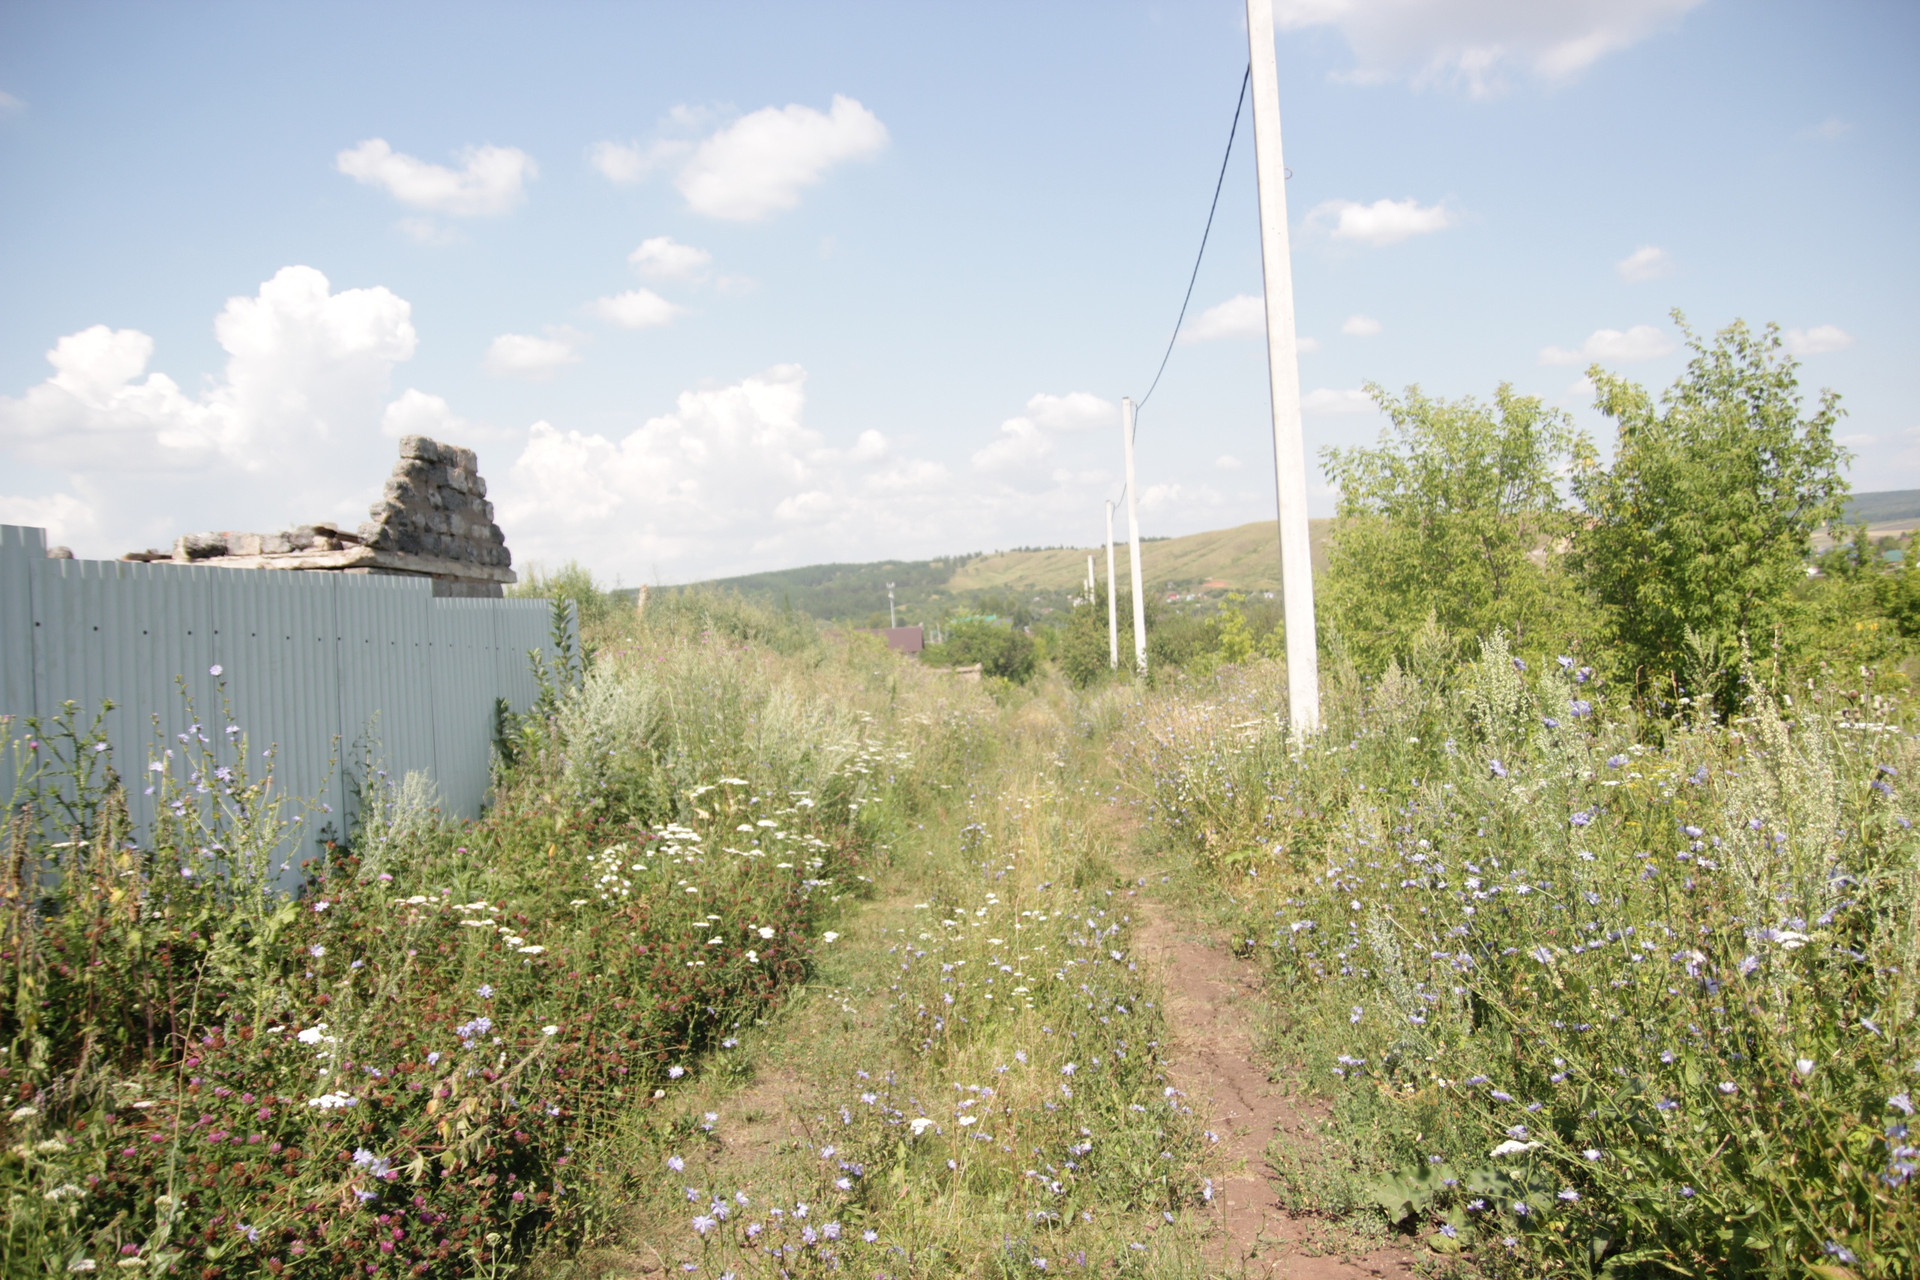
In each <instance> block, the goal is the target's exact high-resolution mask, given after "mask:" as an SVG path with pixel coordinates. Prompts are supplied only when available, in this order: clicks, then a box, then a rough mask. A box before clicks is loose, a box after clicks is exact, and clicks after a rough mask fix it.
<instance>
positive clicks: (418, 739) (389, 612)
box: [334, 574, 435, 808]
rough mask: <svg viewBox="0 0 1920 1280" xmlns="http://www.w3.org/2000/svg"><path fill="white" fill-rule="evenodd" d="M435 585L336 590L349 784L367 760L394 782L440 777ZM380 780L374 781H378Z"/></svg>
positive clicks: (361, 582)
mask: <svg viewBox="0 0 1920 1280" xmlns="http://www.w3.org/2000/svg"><path fill="white" fill-rule="evenodd" d="M432 607H433V589H432V586H431V584H429V583H427V582H425V581H423V580H420V579H413V578H399V577H375V576H372V575H359V574H354V575H341V576H340V577H339V578H338V579H337V580H336V583H335V587H334V616H335V618H336V627H337V631H336V636H337V650H336V651H337V653H338V654H339V669H340V724H341V728H342V733H343V737H344V741H345V743H346V758H347V760H348V762H349V765H348V768H349V771H350V772H349V774H348V779H349V782H351V781H352V780H353V779H354V778H356V777H357V776H359V774H360V773H361V771H362V770H363V769H364V767H365V765H366V763H367V762H368V760H369V752H371V763H372V765H373V767H374V769H375V770H377V771H379V772H380V773H383V774H386V775H387V776H389V777H391V778H392V779H393V780H394V781H395V782H398V781H399V780H400V779H401V778H403V777H405V776H406V775H407V774H408V773H409V772H411V771H413V770H415V769H418V770H421V771H422V772H425V773H429V774H433V773H435V765H434V751H433V743H434V731H433V730H434V726H433V679H432V675H431V669H430V667H429V665H428V662H427V652H428V651H427V642H428V638H429V637H428V632H429V622H428V617H429V612H430V610H431V609H432ZM377 780H378V779H377V778H376V781H377ZM352 803H353V801H352V797H351V795H349V797H348V801H347V804H348V807H349V808H351V807H352Z"/></svg>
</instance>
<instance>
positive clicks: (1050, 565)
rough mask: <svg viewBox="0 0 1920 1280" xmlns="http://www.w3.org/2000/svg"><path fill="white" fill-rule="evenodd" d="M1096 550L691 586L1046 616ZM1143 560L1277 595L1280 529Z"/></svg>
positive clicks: (1886, 512)
mask: <svg viewBox="0 0 1920 1280" xmlns="http://www.w3.org/2000/svg"><path fill="white" fill-rule="evenodd" d="M1847 519H1848V520H1849V521H1859V520H1865V521H1867V522H1868V523H1869V524H1875V525H1879V524H1889V523H1895V522H1899V521H1908V520H1911V521H1915V522H1916V523H1920V489H1896V490H1888V491H1884V492H1879V493H1856V494H1854V495H1853V496H1852V497H1851V498H1850V499H1848V502H1847ZM1332 525H1333V521H1331V520H1314V521H1311V522H1310V530H1311V532H1310V537H1311V539H1312V543H1313V567H1314V571H1315V572H1316V573H1321V572H1325V570H1326V567H1327V552H1326V544H1327V532H1328V530H1329V529H1330V528H1331V527H1332ZM1823 545H1824V544H1823ZM1114 551H1115V555H1114V567H1115V571H1116V572H1117V573H1118V574H1119V576H1120V580H1121V582H1122V583H1125V582H1126V581H1127V577H1128V574H1129V568H1128V561H1127V547H1126V543H1125V542H1121V543H1119V544H1117V545H1116V546H1115V548H1114ZM1089 555H1092V556H1093V557H1094V563H1095V569H1096V571H1097V572H1098V574H1099V575H1100V578H1101V580H1102V581H1105V578H1106V571H1107V567H1106V566H1107V557H1106V551H1105V548H1104V547H1053V548H1048V549H1046V550H1022V551H995V552H991V553H987V554H982V553H979V552H973V553H970V554H967V555H956V556H942V557H940V558H938V559H935V560H875V561H872V562H871V563H867V564H815V565H807V566H805V567H803V568H799V569H779V570H775V571H773V572H771V573H750V574H745V575H742V576H740V577H737V578H718V579H714V580H712V581H709V582H699V583H690V584H688V585H689V586H696V587H715V588H719V589H720V590H723V591H737V592H739V593H740V594H741V595H743V596H746V597H748V598H749V599H752V600H756V601H759V602H761V603H764V604H767V605H771V606H773V607H774V608H791V609H797V610H799V611H800V612H801V613H805V614H808V615H810V616H812V617H815V618H819V619H821V620H822V621H826V622H849V623H854V624H857V625H863V626H884V625H885V622H886V616H887V583H889V582H891V583H893V584H894V591H893V595H894V605H895V608H896V610H897V611H898V614H899V618H900V621H901V622H902V623H903V624H910V623H915V622H932V621H935V620H937V619H940V618H950V617H954V616H957V615H963V614H969V613H991V614H996V615H1001V616H1004V615H1007V614H1010V613H1012V612H1013V611H1014V609H1016V608H1025V609H1026V610H1027V611H1028V612H1029V613H1032V614H1034V615H1036V616H1044V615H1046V614H1048V613H1051V612H1054V611H1057V610H1064V609H1069V608H1071V607H1072V604H1073V599H1074V597H1075V596H1076V595H1078V594H1079V591H1080V585H1081V583H1082V582H1084V581H1085V580H1086V574H1087V557H1088V556H1089ZM1141 563H1142V565H1143V567H1144V570H1145V578H1146V582H1147V587H1148V589H1149V590H1150V591H1158V592H1173V593H1176V594H1178V595H1179V596H1181V597H1182V598H1183V601H1184V598H1185V597H1188V596H1191V597H1193V598H1194V602H1195V603H1196V604H1197V603H1201V602H1204V601H1206V600H1211V599H1217V598H1219V597H1220V596H1222V595H1224V594H1226V592H1228V591H1247V592H1266V591H1274V592H1277V591H1279V589H1280V534H1279V527H1278V525H1277V524H1276V523H1275V522H1274V521H1272V520H1262V521H1256V522H1255V523H1253V524H1243V525H1240V526H1238V527H1236V528H1232V529H1215V530H1212V531H1210V532H1207V533H1190V534H1187V535H1186V536H1184V537H1180V538H1159V539H1153V540H1150V541H1148V542H1146V543H1145V544H1144V545H1143V546H1142V547H1141ZM668 589H669V590H671V589H672V588H668ZM627 594H629V595H630V594H632V593H631V592H630V591H629V592H628V593H627Z"/></svg>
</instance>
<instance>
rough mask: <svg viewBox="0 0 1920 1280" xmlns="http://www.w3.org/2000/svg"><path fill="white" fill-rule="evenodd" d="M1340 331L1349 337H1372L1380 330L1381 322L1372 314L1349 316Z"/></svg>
mask: <svg viewBox="0 0 1920 1280" xmlns="http://www.w3.org/2000/svg"><path fill="white" fill-rule="evenodd" d="M1340 332H1342V333H1344V334H1346V335H1347V336H1348V337H1349V338H1371V337H1373V336H1374V335H1375V334H1377V333H1379V332H1380V322H1379V321H1378V320H1375V319H1374V318H1373V317H1372V316H1348V317H1347V322H1346V323H1345V324H1343V325H1341V326H1340Z"/></svg>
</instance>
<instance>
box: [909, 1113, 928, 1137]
mask: <svg viewBox="0 0 1920 1280" xmlns="http://www.w3.org/2000/svg"><path fill="white" fill-rule="evenodd" d="M908 1127H909V1128H910V1129H912V1130H913V1135H914V1137H916V1138H917V1137H919V1136H920V1135H921V1134H923V1133H925V1132H926V1131H927V1130H928V1129H931V1128H932V1127H933V1121H932V1120H930V1119H928V1118H927V1117H926V1116H916V1117H915V1118H914V1121H913V1123H912V1124H911V1125H909V1126H908Z"/></svg>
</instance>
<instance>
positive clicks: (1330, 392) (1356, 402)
mask: <svg viewBox="0 0 1920 1280" xmlns="http://www.w3.org/2000/svg"><path fill="white" fill-rule="evenodd" d="M1374 408H1375V405H1374V403H1373V397H1372V396H1370V395H1368V394H1367V393H1366V392H1364V391H1361V390H1359V389H1358V388H1355V389H1353V390H1337V389H1335V388H1333V387H1320V388H1318V389H1317V390H1314V391H1309V392H1307V394H1306V395H1304V396H1301V397H1300V411H1301V412H1302V413H1372V412H1373V411H1374Z"/></svg>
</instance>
